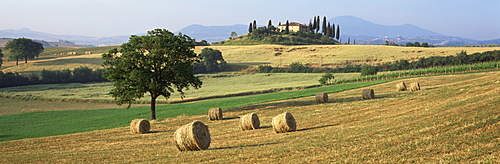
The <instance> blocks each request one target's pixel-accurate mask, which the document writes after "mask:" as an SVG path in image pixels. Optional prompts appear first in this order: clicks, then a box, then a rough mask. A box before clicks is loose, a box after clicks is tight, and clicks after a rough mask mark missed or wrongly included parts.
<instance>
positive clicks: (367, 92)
mask: <svg viewBox="0 0 500 164" xmlns="http://www.w3.org/2000/svg"><path fill="white" fill-rule="evenodd" d="M373 98H375V92H374V91H373V89H363V99H373Z"/></svg>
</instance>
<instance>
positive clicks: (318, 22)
mask: <svg viewBox="0 0 500 164" xmlns="http://www.w3.org/2000/svg"><path fill="white" fill-rule="evenodd" d="M319 19H320V17H319V15H318V16H317V17H316V33H318V31H319V24H320V23H321V21H320V20H319Z"/></svg>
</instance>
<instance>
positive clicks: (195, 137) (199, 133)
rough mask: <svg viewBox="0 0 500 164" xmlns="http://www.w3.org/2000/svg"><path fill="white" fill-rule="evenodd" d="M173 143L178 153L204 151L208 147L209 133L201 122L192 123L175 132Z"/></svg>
mask: <svg viewBox="0 0 500 164" xmlns="http://www.w3.org/2000/svg"><path fill="white" fill-rule="evenodd" d="M174 142H175V145H176V146H177V148H178V149H179V150H180V151H191V150H206V149H208V147H209V146H210V131H208V126H207V125H205V124H204V123H203V122H201V121H193V122H191V123H189V124H186V125H184V126H182V127H180V128H179V129H177V130H176V131H175V133H174Z"/></svg>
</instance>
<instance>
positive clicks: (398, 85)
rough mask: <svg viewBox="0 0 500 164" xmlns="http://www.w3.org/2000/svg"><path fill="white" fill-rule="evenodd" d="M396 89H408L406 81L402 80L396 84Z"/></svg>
mask: <svg viewBox="0 0 500 164" xmlns="http://www.w3.org/2000/svg"><path fill="white" fill-rule="evenodd" d="M396 89H397V90H398V91H406V84H405V82H400V83H398V84H396Z"/></svg>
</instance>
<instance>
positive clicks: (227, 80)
mask: <svg viewBox="0 0 500 164" xmlns="http://www.w3.org/2000/svg"><path fill="white" fill-rule="evenodd" d="M322 75H323V74H319V73H318V74H314V73H310V74H307V73H294V74H286V73H274V74H248V75H238V74H235V75H232V74H207V75H200V76H201V77H200V79H201V80H202V81H203V85H202V87H201V88H200V89H198V90H196V89H190V90H187V91H186V92H185V96H186V97H185V98H184V99H181V98H180V95H179V94H178V93H175V94H173V95H172V96H171V98H170V99H169V100H168V101H166V100H165V98H163V97H160V98H158V102H159V103H169V102H176V101H182V100H190V99H199V98H206V97H214V96H224V95H231V94H238V93H253V92H255V93H258V92H261V91H269V90H281V89H287V90H293V89H299V88H302V87H307V86H312V85H319V82H318V80H319V79H320V78H321V76H322ZM358 76H359V73H345V74H335V77H336V79H338V80H342V79H351V78H355V77H358ZM112 88H113V85H112V83H111V82H108V83H89V84H81V83H69V84H45V85H31V86H21V87H10V88H0V96H2V97H17V98H22V99H31V100H36V99H38V100H53V101H62V100H66V101H75V102H78V101H88V102H99V101H104V102H111V101H113V100H114V99H113V97H112V96H111V95H110V94H109V91H110V90H111V89H112ZM149 101H150V98H149V97H148V96H147V95H146V97H144V98H142V99H140V100H138V103H149ZM1 108H2V107H1V106H0V109H1Z"/></svg>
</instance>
